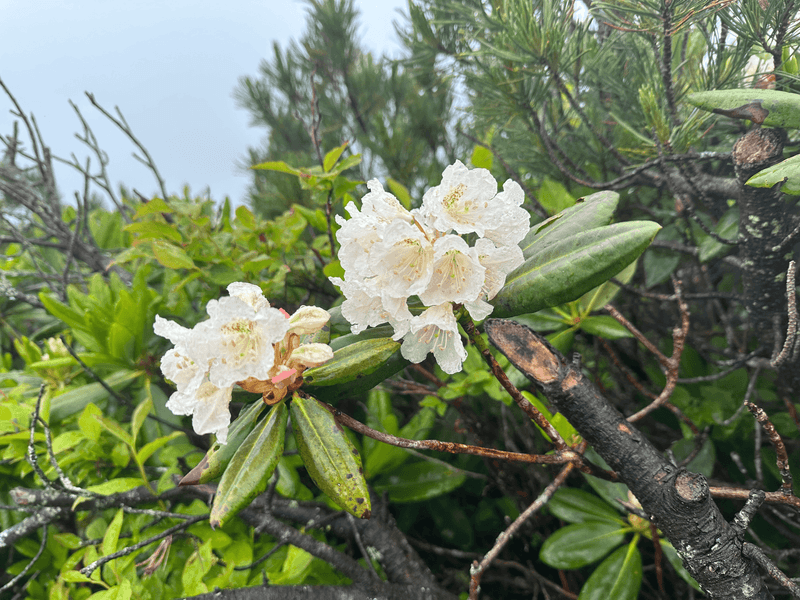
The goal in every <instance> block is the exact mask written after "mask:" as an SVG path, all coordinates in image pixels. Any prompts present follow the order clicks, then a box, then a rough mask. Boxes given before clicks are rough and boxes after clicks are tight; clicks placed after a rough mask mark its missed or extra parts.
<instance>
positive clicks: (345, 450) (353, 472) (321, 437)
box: [291, 393, 371, 519]
mask: <svg viewBox="0 0 800 600" xmlns="http://www.w3.org/2000/svg"><path fill="white" fill-rule="evenodd" d="M291 411H292V429H294V435H295V439H296V440H297V448H298V449H299V450H300V456H302V458H303V462H304V463H305V465H306V470H307V471H308V474H309V475H310V476H311V479H313V480H314V483H316V484H317V486H318V487H319V489H321V490H322V491H323V492H325V493H326V494H327V495H328V497H329V498H330V499H331V500H333V501H334V502H336V504H338V505H339V506H341V507H342V508H343V509H344V510H346V511H347V512H349V513H351V514H352V515H354V516H356V517H358V518H360V519H369V517H370V515H371V504H370V499H369V490H368V489H367V482H366V480H365V479H364V472H363V471H362V469H361V457H360V456H359V455H358V450H356V449H355V447H354V446H353V444H352V443H351V442H350V440H349V439H348V438H347V435H346V434H345V432H344V430H342V427H341V426H340V425H339V424H338V423H337V422H336V420H335V419H334V418H333V415H332V414H331V413H330V411H329V410H328V409H326V408H325V407H324V406H322V404H321V403H320V402H319V401H318V400H316V399H315V398H310V397H309V398H303V397H302V396H300V395H298V394H297V393H295V394H294V396H293V397H292V408H291Z"/></svg>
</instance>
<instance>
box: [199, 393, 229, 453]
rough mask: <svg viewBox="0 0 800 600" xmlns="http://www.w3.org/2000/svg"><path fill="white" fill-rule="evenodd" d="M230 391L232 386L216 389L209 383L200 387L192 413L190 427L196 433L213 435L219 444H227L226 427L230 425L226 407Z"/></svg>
mask: <svg viewBox="0 0 800 600" xmlns="http://www.w3.org/2000/svg"><path fill="white" fill-rule="evenodd" d="M232 391H233V386H230V387H225V388H218V387H216V386H214V385H212V384H211V383H204V384H203V385H202V386H200V389H199V390H198V392H197V403H196V405H195V407H194V411H193V413H192V415H193V416H192V427H193V428H194V430H195V431H196V432H197V433H199V434H201V435H202V434H205V433H213V434H216V436H217V441H218V442H219V443H220V444H225V443H227V441H228V426H229V425H230V424H231V413H230V411H229V410H228V405H229V404H230V401H231V392H232Z"/></svg>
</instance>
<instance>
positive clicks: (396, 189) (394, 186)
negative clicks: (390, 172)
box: [386, 177, 411, 210]
mask: <svg viewBox="0 0 800 600" xmlns="http://www.w3.org/2000/svg"><path fill="white" fill-rule="evenodd" d="M386 185H388V186H389V191H391V192H392V194H394V195H395V197H396V198H397V199H398V200H399V201H400V204H402V205H403V206H404V207H405V209H406V210H410V209H411V193H410V192H409V191H408V188H407V187H406V186H404V185H403V184H402V183H400V182H399V181H397V180H396V179H392V178H391V177H390V178H389V179H387V180H386Z"/></svg>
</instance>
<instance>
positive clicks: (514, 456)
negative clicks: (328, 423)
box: [320, 401, 581, 468]
mask: <svg viewBox="0 0 800 600" xmlns="http://www.w3.org/2000/svg"><path fill="white" fill-rule="evenodd" d="M526 402H527V401H526ZM320 404H322V406H324V407H325V408H326V409H328V410H329V411H330V412H331V414H332V415H333V417H334V419H336V421H337V422H338V423H341V424H342V425H345V426H347V427H349V428H350V429H352V430H353V431H355V432H358V433H360V434H362V435H366V436H367V437H370V438H372V439H373V440H377V441H379V442H383V443H385V444H391V445H392V446H397V447H398V448H410V449H414V450H435V451H437V452H449V453H450V454H472V455H474V456H481V457H483V458H494V459H499V460H508V461H513V462H524V463H530V464H539V465H558V464H563V463H566V462H570V461H573V460H580V458H581V457H580V455H579V454H578V453H577V452H574V451H573V450H572V449H570V448H569V447H566V448H565V449H563V450H561V451H557V452H554V453H553V454H521V453H518V452H506V451H504V450H497V449H495V448H483V447H481V446H469V445H467V444H459V443H457V442H443V441H441V440H408V439H406V438H401V437H397V436H396V435H392V434H390V433H384V432H382V431H376V430H375V429H372V428H371V427H369V426H367V425H364V423H362V422H361V421H358V420H356V419H354V418H353V417H351V416H350V415H347V414H345V413H343V412H342V411H340V410H339V409H338V408H334V407H333V406H330V405H329V404H325V403H324V402H320ZM451 468H453V467H452V466H451Z"/></svg>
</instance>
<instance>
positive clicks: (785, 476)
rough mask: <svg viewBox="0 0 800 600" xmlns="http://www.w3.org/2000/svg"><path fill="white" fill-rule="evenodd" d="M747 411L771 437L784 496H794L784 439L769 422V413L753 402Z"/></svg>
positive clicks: (749, 403) (749, 404)
mask: <svg viewBox="0 0 800 600" xmlns="http://www.w3.org/2000/svg"><path fill="white" fill-rule="evenodd" d="M747 409H748V410H749V411H750V412H751V413H753V416H754V417H755V418H756V421H758V422H759V423H761V426H762V427H763V428H764V431H765V432H766V433H767V436H768V437H769V441H770V442H771V443H772V446H773V448H775V454H776V459H775V463H776V465H777V466H778V471H780V474H781V493H782V494H783V495H784V496H792V495H794V492H793V491H792V472H791V470H790V469H789V455H788V454H787V453H786V446H785V445H784V443H783V439H781V436H780V434H779V433H778V432H777V430H776V429H775V426H774V425H773V424H772V422H771V421H770V420H769V417H768V416H767V413H766V412H764V410H763V409H762V408H760V407H758V406H756V405H755V404H753V403H752V402H748V403H747ZM757 450H758V449H757ZM757 454H758V452H757Z"/></svg>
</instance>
